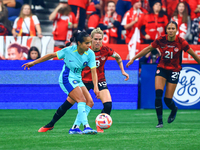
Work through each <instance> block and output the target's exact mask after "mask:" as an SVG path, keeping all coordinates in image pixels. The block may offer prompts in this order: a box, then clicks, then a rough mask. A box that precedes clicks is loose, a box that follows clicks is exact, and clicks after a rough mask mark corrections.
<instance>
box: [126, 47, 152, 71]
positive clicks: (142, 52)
mask: <svg viewBox="0 0 200 150" xmlns="http://www.w3.org/2000/svg"><path fill="white" fill-rule="evenodd" d="M153 49H154V48H153V47H152V46H151V44H150V45H149V46H147V47H145V48H144V49H143V50H142V51H141V52H139V53H138V54H137V55H136V56H135V57H133V58H132V59H131V60H130V61H129V62H128V63H127V64H126V67H127V68H128V67H129V66H130V65H131V64H132V63H133V62H134V60H136V59H138V58H140V57H142V56H144V55H146V54H147V53H149V52H150V51H152V50H153Z"/></svg>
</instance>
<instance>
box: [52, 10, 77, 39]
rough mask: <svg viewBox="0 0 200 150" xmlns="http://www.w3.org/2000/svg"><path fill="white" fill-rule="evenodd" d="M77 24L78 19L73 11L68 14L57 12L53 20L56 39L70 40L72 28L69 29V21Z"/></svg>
mask: <svg viewBox="0 0 200 150" xmlns="http://www.w3.org/2000/svg"><path fill="white" fill-rule="evenodd" d="M69 22H71V23H72V24H77V23H78V21H77V20H76V17H75V15H74V13H73V12H70V14H69V15H68V16H65V15H62V14H60V13H57V14H56V17H55V19H54V21H53V38H54V40H61V41H65V40H67V41H70V38H71V37H72V29H68V23H69Z"/></svg>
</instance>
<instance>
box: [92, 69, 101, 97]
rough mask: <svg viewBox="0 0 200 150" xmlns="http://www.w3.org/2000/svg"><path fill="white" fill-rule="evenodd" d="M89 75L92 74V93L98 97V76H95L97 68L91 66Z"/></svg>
mask: <svg viewBox="0 0 200 150" xmlns="http://www.w3.org/2000/svg"><path fill="white" fill-rule="evenodd" d="M91 75H92V82H93V84H94V93H95V95H96V98H98V99H99V96H100V95H99V94H100V93H99V88H98V77H97V70H96V67H95V68H91Z"/></svg>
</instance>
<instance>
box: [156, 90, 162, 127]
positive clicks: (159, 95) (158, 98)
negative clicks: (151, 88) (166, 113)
mask: <svg viewBox="0 0 200 150" xmlns="http://www.w3.org/2000/svg"><path fill="white" fill-rule="evenodd" d="M162 94H163V90H156V99H155V108H156V114H157V118H158V122H159V124H162V123H163V121H162V114H163V105H162Z"/></svg>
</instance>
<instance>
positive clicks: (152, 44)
mask: <svg viewBox="0 0 200 150" xmlns="http://www.w3.org/2000/svg"><path fill="white" fill-rule="evenodd" d="M151 46H152V47H153V48H158V46H159V39H156V40H154V41H153V42H152V43H151Z"/></svg>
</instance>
